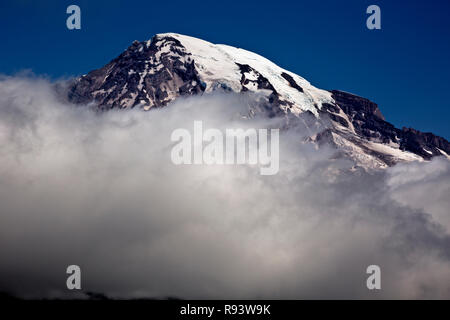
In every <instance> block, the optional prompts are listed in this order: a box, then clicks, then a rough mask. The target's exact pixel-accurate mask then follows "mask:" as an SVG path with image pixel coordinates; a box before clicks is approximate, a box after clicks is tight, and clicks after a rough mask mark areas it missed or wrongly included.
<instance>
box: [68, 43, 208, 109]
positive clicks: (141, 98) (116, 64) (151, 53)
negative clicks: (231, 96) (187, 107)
mask: <svg viewBox="0 0 450 320" xmlns="http://www.w3.org/2000/svg"><path fill="white" fill-rule="evenodd" d="M155 40H156V39H155ZM174 54H175V55H176V56H175V57H174ZM204 90H205V87H204V86H202V83H201V81H200V79H199V76H198V73H197V70H196V69H195V66H194V60H193V58H192V56H191V54H190V53H188V52H186V49H185V48H184V47H183V46H182V45H181V44H180V42H179V41H178V40H177V39H175V38H172V37H165V38H164V39H163V40H162V41H160V42H158V41H147V42H138V41H135V42H133V44H132V45H131V46H130V47H129V48H128V49H127V50H126V51H125V52H124V53H122V54H121V55H120V56H119V57H117V58H116V59H114V60H113V61H111V62H110V63H108V64H107V65H106V66H104V67H103V68H101V69H98V70H94V71H92V72H90V73H89V74H88V75H86V76H83V77H81V78H79V79H78V80H77V81H76V83H75V84H74V86H73V87H72V89H71V91H70V92H69V99H70V100H72V101H74V102H76V103H84V102H89V101H92V100H95V101H96V102H97V104H98V106H99V108H101V109H111V108H133V107H135V106H140V107H142V108H144V109H150V108H152V107H162V106H165V105H167V103H169V102H171V101H172V100H173V99H174V98H176V97H177V96H179V95H192V94H198V93H202V92H203V91H204Z"/></svg>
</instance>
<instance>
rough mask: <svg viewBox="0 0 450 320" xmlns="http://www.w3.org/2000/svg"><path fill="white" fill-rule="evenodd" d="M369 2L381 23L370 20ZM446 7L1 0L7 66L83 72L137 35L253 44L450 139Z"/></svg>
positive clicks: (1, 67) (399, 119)
mask: <svg viewBox="0 0 450 320" xmlns="http://www.w3.org/2000/svg"><path fill="white" fill-rule="evenodd" d="M70 4H77V5H79V6H80V7H81V11H82V29H81V30H80V31H69V30H68V29H67V28H66V18H67V16H68V15H67V14H66V8H67V6H68V5H70ZM370 4H377V5H379V6H380V7H381V12H382V30H375V31H370V30H368V29H367V28H366V26H365V20H366V18H367V15H366V13H365V11H366V8H367V6H368V5H370ZM449 16H450V1H448V0H427V1H424V0H410V1H400V0H389V1H381V0H371V1H366V0H345V1H343V0H342V1H338V0H334V1H332V0H321V1H311V0H309V1H302V0H295V1H294V0H290V1H286V0H276V1H266V0H251V1H250V0H240V1H235V0H228V1H196V0H190V1H189V0H184V1H178V0H170V1H163V0H159V1H152V0H145V1H135V0H126V1H125V0H108V1H96V0H71V1H66V0H47V1H46V0H42V1H36V0H1V2H0V33H1V42H2V45H1V50H0V73H3V74H15V73H17V72H20V71H22V70H24V69H31V70H32V71H33V72H34V73H35V74H38V75H47V76H49V77H50V78H52V79H56V78H61V77H69V76H74V75H80V74H84V73H86V72H88V71H90V70H92V69H96V68H98V67H101V66H103V65H104V64H106V63H107V62H109V61H110V60H112V59H113V58H115V57H116V56H117V55H118V54H120V53H121V52H122V51H123V50H124V49H126V48H127V47H128V46H129V45H130V44H131V42H132V41H133V40H135V39H136V40H147V39H149V38H150V37H151V36H152V35H153V34H155V33H161V32H177V33H182V34H187V35H191V36H195V37H199V38H202V39H205V40H208V41H211V42H214V43H225V44H229V45H233V46H237V47H241V48H245V49H248V50H251V51H254V52H256V53H259V54H261V55H263V56H265V57H267V58H268V59H270V60H272V61H274V62H275V63H277V64H279V65H280V66H282V67H284V68H286V69H288V70H291V71H293V72H295V73H297V74H299V75H301V76H303V77H305V78H306V79H308V80H309V81H311V82H312V83H313V84H314V85H316V86H318V87H320V88H324V89H341V90H345V91H349V92H353V93H356V94H359V95H361V96H364V97H367V98H369V99H371V100H373V101H375V102H376V103H378V104H379V106H380V108H381V111H382V112H383V113H384V115H385V116H386V118H387V120H388V121H390V122H392V123H393V124H395V125H396V126H398V127H401V126H410V127H414V128H416V129H419V130H422V131H432V132H434V133H436V134H439V135H442V136H444V137H446V138H447V139H450V127H449V125H448V122H449V121H448V120H449V119H450V102H449V91H450V90H449V89H450V77H449V75H450V59H449V58H450V19H449V18H448V17H449Z"/></svg>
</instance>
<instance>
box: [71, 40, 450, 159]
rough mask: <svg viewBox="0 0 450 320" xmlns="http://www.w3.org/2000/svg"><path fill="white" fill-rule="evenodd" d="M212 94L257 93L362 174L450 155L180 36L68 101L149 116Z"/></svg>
mask: <svg viewBox="0 0 450 320" xmlns="http://www.w3.org/2000/svg"><path fill="white" fill-rule="evenodd" d="M216 90H221V91H230V92H254V93H257V94H258V99H257V100H255V101H254V103H253V106H252V107H253V108H254V110H256V111H257V112H258V111H259V112H263V113H264V114H265V115H267V116H269V117H275V116H285V117H286V118H287V119H288V118H289V119H293V118H295V119H298V120H299V121H301V122H302V123H304V124H305V125H306V126H308V127H311V128H314V130H312V131H316V130H317V128H322V129H321V130H320V132H319V133H318V134H312V135H311V137H310V139H309V141H314V142H315V143H318V144H319V145H321V144H323V143H327V144H330V143H331V144H332V145H334V146H335V147H336V148H337V155H339V156H346V157H349V158H351V159H353V160H354V161H355V164H356V165H359V166H362V167H365V168H383V167H386V166H389V165H393V164H395V163H398V162H400V161H412V160H418V161H423V160H429V159H431V158H432V157H433V156H442V155H443V156H447V157H448V155H449V154H450V144H449V142H448V141H447V140H445V139H444V138H441V137H438V136H435V135H433V134H432V133H422V132H419V131H416V130H414V129H406V128H403V129H402V130H400V129H397V128H395V127H394V126H393V125H392V124H390V123H389V122H387V121H385V119H384V117H383V115H382V113H381V112H380V110H379V108H378V106H377V105H376V104H375V103H373V102H371V101H369V100H368V99H365V98H362V97H359V96H356V95H354V94H350V93H346V92H343V91H338V90H333V91H326V90H321V89H318V88H315V87H314V86H312V85H311V84H310V83H309V82H308V81H306V80H305V79H303V78H302V77H300V76H298V75H296V74H294V73H291V72H289V71H287V70H284V69H282V68H280V67H278V66H277V65H275V64H273V63H272V62H270V61H269V60H267V59H265V58H263V57H261V56H259V55H257V54H255V53H252V52H249V51H245V50H242V49H238V48H234V47H230V46H225V45H214V44H212V43H209V42H206V41H203V40H200V39H195V38H191V37H187V36H182V35H179V34H172V33H170V34H159V35H155V36H154V37H153V38H152V39H151V40H149V41H144V42H138V41H135V42H133V44H132V45H131V46H130V47H129V48H128V49H127V50H125V51H124V52H123V53H122V54H121V55H120V56H119V57H117V58H116V59H114V60H112V61H111V62H110V63H108V64H107V65H106V66H104V67H103V68H100V69H98V70H94V71H91V72H90V73H88V74H87V75H85V76H82V77H80V78H78V79H76V80H75V82H74V83H73V84H72V86H71V87H70V90H69V93H68V97H69V99H70V100H71V101H72V102H74V103H87V102H95V104H96V105H97V106H98V108H99V109H101V110H107V109H111V108H135V107H138V108H142V109H143V110H149V109H152V108H159V107H164V106H166V105H167V104H168V103H170V102H171V101H173V100H175V99H176V98H177V97H179V96H186V95H197V94H203V93H204V92H212V91H216ZM323 128H325V129H323Z"/></svg>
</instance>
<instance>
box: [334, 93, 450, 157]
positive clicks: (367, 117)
mask: <svg viewBox="0 0 450 320" xmlns="http://www.w3.org/2000/svg"><path fill="white" fill-rule="evenodd" d="M331 93H332V97H333V99H334V100H335V101H336V104H337V105H338V106H339V107H340V108H341V109H342V110H343V111H344V112H345V114H346V115H347V116H348V118H349V119H350V121H351V122H352V124H353V127H354V129H355V131H356V133H357V134H358V135H360V136H362V137H364V138H366V139H367V140H371V141H373V140H375V141H377V140H378V141H380V142H382V143H389V142H394V143H398V144H399V145H400V149H401V150H406V151H409V152H412V153H415V154H417V155H420V156H421V157H423V158H424V159H427V160H429V159H431V158H432V157H433V156H440V155H442V153H441V152H440V151H439V149H441V150H443V151H445V152H446V153H447V154H450V143H449V142H448V141H447V140H446V139H444V138H442V137H439V136H436V135H434V134H432V133H423V132H420V131H418V130H414V129H410V128H403V129H402V130H400V129H397V128H395V127H394V126H393V125H392V124H390V123H389V122H387V121H385V119H384V116H383V115H382V114H381V111H380V110H379V108H378V106H377V104H375V103H373V102H371V101H370V100H368V99H366V98H362V97H358V96H356V95H354V94H350V93H346V92H343V91H338V90H333V91H331ZM425 149H426V150H428V151H429V152H426V151H425Z"/></svg>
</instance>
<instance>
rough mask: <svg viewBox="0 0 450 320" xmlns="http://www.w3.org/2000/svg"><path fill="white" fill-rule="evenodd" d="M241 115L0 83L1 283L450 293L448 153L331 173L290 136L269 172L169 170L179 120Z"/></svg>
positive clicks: (206, 103) (222, 107) (198, 101)
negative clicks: (70, 280) (91, 100)
mask: <svg viewBox="0 0 450 320" xmlns="http://www.w3.org/2000/svg"><path fill="white" fill-rule="evenodd" d="M242 108H245V101H243V98H242V96H233V95H211V96H203V97H192V98H189V99H183V100H178V101H177V102H175V103H173V104H172V105H170V106H168V107H166V108H163V109H159V110H155V111H151V112H142V111H138V110H132V111H111V112H106V113H102V114H98V113H95V112H93V111H91V110H90V109H89V108H88V107H83V106H78V107H75V106H72V105H69V104H66V103H63V102H61V101H60V100H59V99H58V98H57V97H56V96H55V94H54V91H53V89H52V84H51V83H48V82H47V81H46V80H43V79H39V78H27V77H9V78H3V79H1V80H0V212H1V214H0V260H1V261H2V263H1V264H0V291H5V292H8V293H11V294H15V295H19V296H23V297H74V296H75V295H76V294H75V293H73V292H69V291H68V290H67V289H66V287H65V285H66V277H67V275H66V274H65V270H66V267H67V266H68V265H71V264H77V265H79V266H80V267H81V270H82V288H83V290H84V291H92V292H101V293H104V294H106V295H108V296H111V297H125V298H132V297H168V296H171V297H180V298H269V299H270V298H272V299H273V298H450V253H449V250H448V248H450V236H449V231H450V215H449V213H448V208H449V207H450V197H448V195H449V194H450V179H449V178H450V164H449V162H448V161H447V160H444V159H435V160H433V161H432V162H429V163H409V164H401V165H397V166H395V167H392V168H390V169H388V170H386V171H384V172H380V173H373V174H367V173H361V172H358V173H355V174H351V175H349V174H340V175H337V174H336V171H337V170H341V169H345V168H346V167H348V166H349V165H350V164H349V163H347V162H346V161H335V162H330V161H328V160H327V159H328V157H329V155H330V153H329V151H327V150H321V151H317V150H315V149H313V148H311V147H310V146H307V145H301V144H299V143H298V141H299V140H300V139H299V136H298V134H299V133H298V132H295V133H294V132H285V133H283V134H282V135H281V136H280V170H279V173H278V174H277V175H274V176H261V175H260V174H259V170H258V168H255V167H250V166H194V165H193V166H175V165H174V164H172V162H171V161H170V151H171V147H172V145H173V142H171V141H170V135H171V132H172V131H173V130H174V129H176V128H188V129H191V128H192V125H193V122H194V120H202V121H203V123H205V124H206V125H207V126H210V127H215V128H227V127H239V126H242V127H245V126H248V125H249V124H248V122H244V121H242V120H239V118H238V117H236V114H238V113H239V112H240V111H242ZM266 121H268V120H265V121H263V120H256V122H252V125H256V126H260V127H264V126H268V125H274V124H273V123H271V122H266ZM371 264H377V265H379V266H380V267H381V271H382V290H381V291H378V292H376V291H369V290H368V289H367V288H366V279H367V277H368V275H367V274H366V273H365V271H366V268H367V266H368V265H371Z"/></svg>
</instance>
